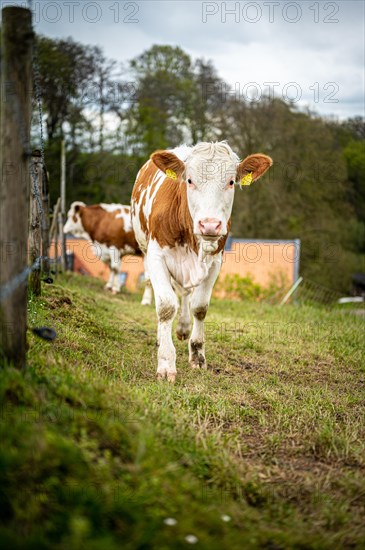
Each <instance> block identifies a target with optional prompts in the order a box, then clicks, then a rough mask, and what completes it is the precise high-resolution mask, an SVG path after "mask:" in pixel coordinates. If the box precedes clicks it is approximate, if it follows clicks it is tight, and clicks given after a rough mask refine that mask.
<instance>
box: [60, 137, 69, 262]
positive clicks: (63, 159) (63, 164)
mask: <svg viewBox="0 0 365 550" xmlns="http://www.w3.org/2000/svg"><path fill="white" fill-rule="evenodd" d="M60 195H61V209H60V215H59V234H60V242H61V266H62V269H63V271H65V270H66V267H67V266H66V239H65V235H64V233H63V226H64V223H65V216H66V149H65V140H64V139H63V140H62V142H61V189H60Z"/></svg>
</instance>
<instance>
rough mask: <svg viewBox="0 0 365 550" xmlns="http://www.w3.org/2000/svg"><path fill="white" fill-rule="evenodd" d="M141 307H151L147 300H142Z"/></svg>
mask: <svg viewBox="0 0 365 550" xmlns="http://www.w3.org/2000/svg"><path fill="white" fill-rule="evenodd" d="M141 306H152V304H151V302H150V301H149V300H142V302H141Z"/></svg>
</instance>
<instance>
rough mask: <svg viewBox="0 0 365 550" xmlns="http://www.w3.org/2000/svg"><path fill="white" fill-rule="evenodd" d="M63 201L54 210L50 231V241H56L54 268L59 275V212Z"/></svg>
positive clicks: (58, 202)
mask: <svg viewBox="0 0 365 550" xmlns="http://www.w3.org/2000/svg"><path fill="white" fill-rule="evenodd" d="M60 204H61V199H60V198H58V200H57V202H56V204H55V206H54V208H53V218H52V224H51V229H50V240H51V241H52V240H54V266H55V269H54V270H55V274H56V275H57V271H58V262H57V259H58V212H59V209H60Z"/></svg>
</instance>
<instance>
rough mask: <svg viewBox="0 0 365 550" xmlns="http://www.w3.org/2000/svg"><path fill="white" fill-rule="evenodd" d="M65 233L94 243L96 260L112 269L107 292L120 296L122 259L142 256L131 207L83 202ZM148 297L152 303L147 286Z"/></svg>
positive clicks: (72, 211) (71, 212)
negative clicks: (89, 204)
mask: <svg viewBox="0 0 365 550" xmlns="http://www.w3.org/2000/svg"><path fill="white" fill-rule="evenodd" d="M63 231H64V233H72V234H73V235H75V237H83V238H85V239H88V240H91V241H92V242H93V243H94V244H95V245H96V246H95V253H96V256H97V257H98V258H99V259H100V260H102V261H103V262H104V263H106V264H107V265H108V266H109V268H110V277H109V280H108V282H107V283H106V285H105V288H106V289H107V290H111V291H112V292H113V293H114V294H115V293H117V292H119V291H120V282H119V268H120V260H121V258H122V257H123V256H126V255H127V254H133V255H137V256H140V255H141V254H142V253H141V250H140V248H139V246H138V244H137V241H136V239H135V236H134V233H133V229H132V223H131V216H130V207H129V206H125V205H123V204H94V205H92V206H86V204H85V203H83V202H79V201H77V202H73V203H72V204H71V207H70V210H69V211H68V214H67V222H66V223H65V226H64V228H63ZM145 293H146V295H147V296H144V298H145V303H147V302H148V298H149V297H150V299H152V295H151V290H150V289H149V288H148V285H147V286H146V291H145ZM149 303H151V301H149Z"/></svg>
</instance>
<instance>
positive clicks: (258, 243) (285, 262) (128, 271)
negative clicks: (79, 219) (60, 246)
mask: <svg viewBox="0 0 365 550" xmlns="http://www.w3.org/2000/svg"><path fill="white" fill-rule="evenodd" d="M227 244H228V245H229V246H230V249H229V250H226V251H225V252H224V254H223V263H222V269H221V272H220V275H219V280H220V281H223V280H224V278H225V277H226V275H230V274H237V275H239V276H240V277H246V276H248V275H249V276H251V277H252V279H253V280H254V281H255V282H257V283H258V284H260V285H261V286H263V287H267V286H268V285H269V284H270V283H271V282H272V281H273V279H275V278H276V279H277V280H278V279H280V280H281V281H282V282H283V283H284V284H285V285H291V284H293V283H294V282H295V281H296V280H297V278H298V276H299V254H300V241H297V240H293V241H283V240H259V239H257V240H256V239H230V240H229V242H228V243H227ZM93 247H94V245H93V244H92V243H91V242H89V241H87V240H84V239H70V238H69V239H67V251H68V252H69V253H73V255H74V266H73V269H74V271H75V272H78V273H81V274H84V275H89V276H92V277H97V278H99V279H102V280H104V281H107V280H108V277H109V269H108V267H107V266H106V265H105V264H104V263H103V262H102V261H101V260H99V259H98V258H97V257H96V256H95V253H94V248H93ZM50 252H51V253H50V256H51V257H54V246H53V245H52V246H51V251H50ZM143 274H144V265H143V259H142V258H141V257H137V256H125V257H124V258H123V260H122V263H121V277H122V278H123V279H125V281H124V284H125V287H126V288H127V289H128V290H130V291H131V292H136V290H138V288H139V287H140V286H141V282H142V280H143Z"/></svg>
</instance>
